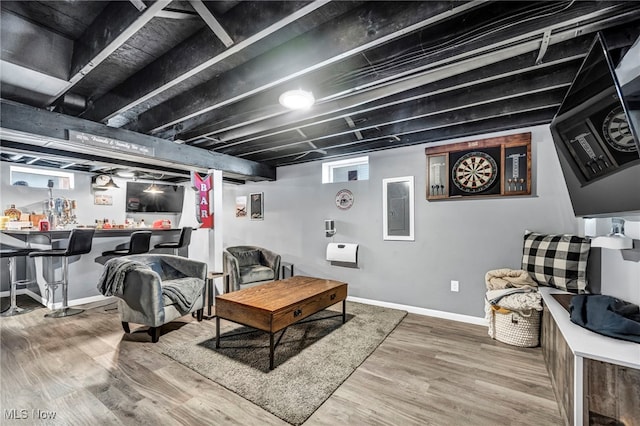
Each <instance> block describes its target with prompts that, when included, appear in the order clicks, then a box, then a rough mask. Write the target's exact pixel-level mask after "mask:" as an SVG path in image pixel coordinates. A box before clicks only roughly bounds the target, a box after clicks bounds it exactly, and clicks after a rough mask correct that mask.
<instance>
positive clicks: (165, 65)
mask: <svg viewBox="0 0 640 426" xmlns="http://www.w3.org/2000/svg"><path fill="white" fill-rule="evenodd" d="M327 2H328V0H316V1H313V2H311V3H308V4H306V5H305V3H302V2H294V1H291V2H280V3H277V4H273V3H271V2H251V3H248V4H247V6H246V7H245V6H244V5H243V4H240V5H238V6H237V7H235V8H233V9H231V10H230V11H229V13H228V15H229V16H227V15H225V16H224V17H223V18H221V21H222V23H223V24H224V26H225V28H226V30H227V32H228V34H229V35H230V37H231V38H232V39H233V40H235V44H234V45H233V46H231V47H230V48H226V47H225V46H224V44H222V43H221V42H220V41H219V40H218V38H217V37H215V36H214V35H213V34H212V32H211V30H210V29H209V28H205V29H203V30H201V31H199V32H198V33H197V34H195V35H194V36H192V37H191V38H189V39H188V40H186V41H185V42H183V43H181V44H180V45H178V46H177V47H176V48H174V49H172V50H171V51H170V52H169V53H168V54H166V55H164V56H162V57H161V58H159V59H157V60H156V61H154V62H153V63H152V64H150V65H149V66H147V67H146V68H145V69H144V70H142V71H141V72H139V73H137V74H136V75H134V76H132V77H131V78H129V79H128V80H127V81H125V82H124V83H122V84H121V85H120V86H118V87H117V88H115V89H114V90H113V92H112V93H109V94H107V95H105V96H103V97H101V98H100V99H97V100H95V101H94V103H93V105H92V106H91V107H90V108H89V109H88V110H87V111H86V112H85V113H84V114H83V117H85V118H88V119H90V120H94V121H104V120H107V119H110V118H113V117H114V116H116V115H119V114H122V113H124V112H126V111H127V110H130V109H132V108H134V107H136V106H138V105H140V104H142V103H144V102H147V101H149V100H150V99H152V98H154V97H155V96H157V95H159V94H161V93H164V92H166V91H168V90H170V89H172V88H174V87H176V86H177V85H179V84H180V83H182V82H184V81H186V80H187V79H190V78H192V77H193V76H195V75H196V74H198V73H200V72H201V71H203V70H206V69H207V68H209V67H212V66H214V65H215V64H217V63H220V62H221V61H223V60H225V59H227V58H229V57H230V56H232V55H234V54H237V53H238V52H240V51H242V50H243V49H246V48H248V47H250V46H252V45H253V44H255V43H257V42H259V41H260V40H262V39H264V38H266V37H269V36H271V35H272V34H274V33H275V32H277V31H279V30H280V29H282V28H284V27H285V26H287V25H289V24H291V23H293V22H295V21H297V20H298V19H300V18H302V17H304V16H306V15H307V14H310V13H313V12H314V11H315V10H317V9H319V8H321V7H322V6H324V5H325V4H326V3H327ZM243 7H244V8H245V9H246V14H245V15H246V16H242V15H243V10H245V9H243ZM247 22H251V26H249V27H248V26H247ZM247 28H251V30H252V31H254V30H255V31H256V32H255V33H253V34H247Z"/></svg>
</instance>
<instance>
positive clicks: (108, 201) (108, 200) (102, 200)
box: [93, 194, 113, 206]
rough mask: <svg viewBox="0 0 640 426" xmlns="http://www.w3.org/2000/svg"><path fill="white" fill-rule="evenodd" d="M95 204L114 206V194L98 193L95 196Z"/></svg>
mask: <svg viewBox="0 0 640 426" xmlns="http://www.w3.org/2000/svg"><path fill="white" fill-rule="evenodd" d="M93 204H95V205H96V206H112V205H113V196H112V195H105V194H96V195H94V196H93Z"/></svg>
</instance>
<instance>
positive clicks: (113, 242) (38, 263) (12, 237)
mask: <svg viewBox="0 0 640 426" xmlns="http://www.w3.org/2000/svg"><path fill="white" fill-rule="evenodd" d="M135 231H151V233H152V234H151V244H150V248H151V250H150V253H167V254H173V251H172V250H171V249H154V248H153V246H154V245H155V244H158V243H161V242H168V241H177V240H178V238H179V236H180V228H170V229H167V228H126V229H119V228H118V229H96V231H95V234H94V237H93V242H92V247H91V252H89V253H87V254H83V255H81V256H73V257H71V258H69V306H73V305H79V304H84V303H90V302H96V301H100V300H104V299H105V297H104V296H102V295H101V294H100V293H99V292H98V289H97V284H98V279H99V278H100V275H101V274H102V270H103V268H104V267H103V265H102V264H101V263H99V262H100V260H101V259H104V257H103V256H102V253H103V252H105V251H108V250H115V249H120V248H124V247H125V246H126V245H127V244H128V243H129V239H130V235H131V234H132V233H133V232H135ZM70 233H71V230H70V229H63V230H52V231H39V230H35V229H22V230H8V229H4V230H2V231H1V234H0V236H1V237H2V239H1V240H0V242H1V243H2V246H3V248H6V247H17V248H22V247H31V248H36V249H43V250H48V249H52V248H54V249H56V248H63V247H66V243H67V240H68V238H69V234H70ZM183 250H184V252H181V253H180V254H181V255H184V256H187V255H188V252H187V250H188V249H183ZM20 265H21V267H19V268H21V270H22V272H21V273H22V274H24V276H25V277H26V278H28V279H31V280H33V281H34V283H33V284H31V285H29V287H27V290H26V294H27V295H29V296H31V297H32V298H34V299H35V300H37V301H39V302H41V303H42V304H43V305H45V306H47V307H49V308H50V309H55V308H57V307H59V306H55V307H54V306H52V305H51V304H50V303H49V304H48V303H47V300H46V297H45V296H46V294H47V292H46V282H50V281H53V280H54V278H56V277H57V278H59V277H60V273H61V266H62V262H61V261H60V258H55V257H54V258H48V257H42V258H40V257H39V258H35V259H34V258H25V259H24V260H23V261H21V263H20ZM61 300H62V298H61V293H60V288H58V290H57V291H56V305H59V302H60V301H61Z"/></svg>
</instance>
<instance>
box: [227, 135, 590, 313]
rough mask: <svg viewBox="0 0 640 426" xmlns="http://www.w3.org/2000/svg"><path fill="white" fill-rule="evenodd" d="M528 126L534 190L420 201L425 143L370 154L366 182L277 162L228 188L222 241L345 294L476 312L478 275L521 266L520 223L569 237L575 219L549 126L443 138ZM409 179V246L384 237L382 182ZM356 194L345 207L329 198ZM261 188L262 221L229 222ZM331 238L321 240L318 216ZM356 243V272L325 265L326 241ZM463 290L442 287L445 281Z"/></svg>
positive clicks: (481, 288) (315, 166)
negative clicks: (334, 179)
mask: <svg viewBox="0 0 640 426" xmlns="http://www.w3.org/2000/svg"><path fill="white" fill-rule="evenodd" d="M526 131H531V132H532V157H533V166H532V167H533V194H534V195H533V196H530V197H509V198H494V199H481V200H455V201H431V202H428V201H426V199H425V188H426V176H425V172H426V157H425V154H424V148H425V147H426V145H418V146H413V147H405V148H398V149H393V150H387V151H380V152H375V153H372V154H370V157H369V164H370V180H368V181H351V182H343V183H338V184H324V185H323V184H322V183H321V165H322V163H321V162H311V163H305V164H300V165H294V166H287V167H281V168H278V179H277V181H275V182H259V183H249V184H246V185H225V189H224V204H225V214H224V226H225V240H224V246H225V247H228V246H234V245H240V244H253V245H257V246H263V247H267V248H269V249H271V250H274V251H276V252H278V253H280V254H281V255H282V258H283V260H284V261H289V262H293V263H294V264H295V271H296V274H299V275H311V276H320V277H326V278H331V279H337V280H342V281H345V282H348V283H349V295H350V296H355V297H360V298H365V299H373V300H378V301H384V302H389V303H398V304H404V305H409V306H415V307H420V308H425V309H433V310H439V311H445V312H449V313H455V314H462V315H470V316H475V317H482V316H483V315H484V314H483V298H484V293H485V291H486V289H485V284H484V275H485V273H486V272H487V271H488V270H491V269H495V268H502V267H509V268H514V269H518V268H520V262H521V254H522V238H523V234H524V230H525V229H530V230H534V231H539V232H548V233H565V232H566V233H576V232H578V220H577V219H576V218H575V216H574V214H573V210H572V208H571V204H570V200H569V195H568V193H567V189H566V186H565V184H564V180H563V177H562V172H561V170H560V164H559V162H558V158H557V155H556V152H555V147H554V145H553V141H552V139H551V134H550V132H549V129H548V126H537V127H533V128H527V129H521V130H517V131H510V132H501V133H495V134H487V135H481V136H477V137H472V138H465V139H456V140H451V141H447V143H455V142H461V141H465V140H473V139H481V138H485V137H493V136H499V135H504V134H513V133H519V132H526ZM408 175H412V176H415V185H416V186H415V192H416V200H415V201H416V203H415V204H416V211H415V215H416V216H415V217H416V224H415V235H416V240H415V241H414V242H408V241H383V240H382V179H385V178H390V177H399V176H408ZM343 188H346V189H349V190H350V191H352V192H353V194H354V197H355V203H354V205H353V207H352V208H351V209H350V210H347V211H342V210H339V209H338V208H336V206H335V203H334V197H335V195H336V193H337V192H338V191H339V190H341V189H343ZM251 192H264V206H265V212H264V220H262V221H252V220H250V219H249V218H248V217H245V218H236V217H235V214H234V210H235V209H234V202H235V197H236V196H240V195H246V196H248V195H249V194H250V193H251ZM325 219H334V220H335V222H336V228H337V234H336V235H335V236H334V237H332V238H326V237H325V236H324V220H325ZM332 241H333V242H348V243H358V244H360V251H359V268H358V269H350V268H345V267H338V266H331V265H330V264H329V262H327V261H326V260H325V249H326V245H327V243H328V242H332ZM451 280H458V281H459V282H460V291H459V292H458V293H453V292H451V291H450V290H449V288H450V281H451Z"/></svg>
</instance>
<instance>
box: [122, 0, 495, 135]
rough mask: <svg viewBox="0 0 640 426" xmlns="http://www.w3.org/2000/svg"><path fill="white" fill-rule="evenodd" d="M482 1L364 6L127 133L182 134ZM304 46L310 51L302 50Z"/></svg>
mask: <svg viewBox="0 0 640 426" xmlns="http://www.w3.org/2000/svg"><path fill="white" fill-rule="evenodd" d="M484 2H485V1H484V0H477V1H472V2H469V3H463V4H459V5H456V6H455V7H451V3H449V2H408V3H405V2H402V3H400V2H399V3H383V2H373V3H371V4H368V7H367V8H359V9H355V10H354V11H352V12H350V13H349V14H347V15H343V16H342V17H340V18H338V19H336V20H334V21H333V22H331V23H330V25H328V27H326V28H325V27H320V28H318V30H316V31H311V32H309V33H307V34H304V35H303V36H301V37H298V38H297V39H295V40H292V41H291V42H289V43H286V44H283V45H281V46H279V47H277V48H276V49H274V50H273V51H272V53H271V54H270V55H269V56H268V57H259V58H256V59H255V60H254V61H251V62H248V63H246V64H243V65H241V66H239V67H236V68H235V69H234V70H233V71H232V72H229V73H226V74H223V75H220V76H218V77H217V78H216V79H215V80H211V81H210V82H207V83H204V84H203V85H201V86H197V87H195V88H193V89H191V90H190V91H188V92H186V93H184V94H182V95H181V96H178V97H176V98H174V99H172V100H170V101H169V102H167V105H170V107H169V108H152V109H150V110H148V111H146V112H145V113H143V114H141V115H140V116H139V118H138V121H137V122H136V123H135V124H134V125H133V126H131V127H130V129H132V130H136V131H145V132H147V131H148V132H151V133H153V132H159V131H161V130H163V129H165V128H167V127H170V126H173V125H175V124H178V123H180V126H181V127H182V128H183V129H184V130H190V129H192V128H195V127H198V126H199V125H201V124H203V123H206V122H207V121H208V120H209V118H208V116H202V115H203V114H205V113H207V112H210V111H213V110H215V109H218V108H221V107H223V106H226V105H229V104H232V103H234V102H237V101H239V100H241V99H245V98H247V97H249V96H252V95H255V94H257V93H259V92H262V91H264V90H267V89H269V88H272V87H275V86H277V85H280V84H282V83H285V82H287V81H290V80H292V79H295V78H298V77H301V76H303V75H305V74H308V73H310V72H312V71H315V70H318V69H320V68H322V67H326V66H328V65H331V64H335V63H337V62H339V61H341V60H343V59H345V58H348V57H350V56H353V55H356V54H358V53H361V52H363V51H365V50H366V49H371V48H373V47H375V46H380V45H382V44H384V43H388V42H389V41H391V40H393V39H396V38H398V37H401V36H403V35H406V34H409V33H411V32H413V31H417V30H419V29H421V28H424V27H426V26H429V25H434V24H436V23H439V22H442V21H444V20H447V19H449V18H451V17H453V16H456V15H458V14H462V13H464V12H466V11H468V10H470V9H473V8H475V7H478V6H480V5H481V4H483V3H484ZM353 15H355V16H357V18H356V17H354V16H353ZM390 15H391V16H394V19H393V20H389V19H388V16H390ZM309 45H314V46H315V48H314V49H306V48H305V46H309ZM292 52H295V61H292V60H291V55H292ZM194 93H208V94H209V96H208V97H207V99H203V100H202V101H201V102H198V103H193V102H192V101H189V99H193V94H194ZM280 111H281V112H284V111H285V109H284V108H281V109H280ZM199 116H202V117H199ZM183 139H184V138H183Z"/></svg>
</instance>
